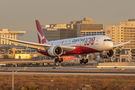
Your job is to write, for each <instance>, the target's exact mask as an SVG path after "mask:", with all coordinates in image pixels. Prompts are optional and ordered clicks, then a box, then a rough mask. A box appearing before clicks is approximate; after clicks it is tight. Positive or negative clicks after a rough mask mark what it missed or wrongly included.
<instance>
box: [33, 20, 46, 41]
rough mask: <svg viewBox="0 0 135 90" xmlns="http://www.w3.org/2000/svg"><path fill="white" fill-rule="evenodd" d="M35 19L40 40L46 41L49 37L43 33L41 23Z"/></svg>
mask: <svg viewBox="0 0 135 90" xmlns="http://www.w3.org/2000/svg"><path fill="white" fill-rule="evenodd" d="M35 21H36V27H37V35H38V41H39V43H40V44H43V43H46V42H47V39H46V37H45V35H44V33H43V30H42V28H41V25H40V23H39V21H38V20H35Z"/></svg>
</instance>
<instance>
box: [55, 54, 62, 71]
mask: <svg viewBox="0 0 135 90" xmlns="http://www.w3.org/2000/svg"><path fill="white" fill-rule="evenodd" d="M62 61H63V58H60V56H59V57H57V58H55V62H54V67H53V69H56V67H57V66H60V67H61V62H62Z"/></svg>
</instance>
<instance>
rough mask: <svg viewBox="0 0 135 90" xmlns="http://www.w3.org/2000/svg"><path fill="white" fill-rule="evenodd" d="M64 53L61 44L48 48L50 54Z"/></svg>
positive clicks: (58, 54)
mask: <svg viewBox="0 0 135 90" xmlns="http://www.w3.org/2000/svg"><path fill="white" fill-rule="evenodd" d="M62 53H63V49H62V48H61V47H60V46H52V47H50V48H49V49H48V54H49V55H50V56H60V55H62Z"/></svg>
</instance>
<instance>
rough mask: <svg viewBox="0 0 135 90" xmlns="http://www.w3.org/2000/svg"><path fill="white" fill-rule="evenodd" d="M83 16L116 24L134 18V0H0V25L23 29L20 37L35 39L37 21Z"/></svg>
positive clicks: (96, 21)
mask: <svg viewBox="0 0 135 90" xmlns="http://www.w3.org/2000/svg"><path fill="white" fill-rule="evenodd" d="M85 17H89V18H92V19H93V23H104V25H112V24H119V23H120V21H127V20H128V19H131V18H135V0H0V29H2V28H8V29H9V30H10V31H26V34H24V36H22V37H21V38H20V39H22V40H26V41H31V42H37V40H38V39H37V32H36V26H35V20H36V19H37V20H39V21H40V24H41V25H46V24H57V23H68V21H73V20H81V19H83V18H85Z"/></svg>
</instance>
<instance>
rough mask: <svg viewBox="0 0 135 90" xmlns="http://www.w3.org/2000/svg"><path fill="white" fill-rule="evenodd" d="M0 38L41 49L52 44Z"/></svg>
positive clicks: (64, 48)
mask: <svg viewBox="0 0 135 90" xmlns="http://www.w3.org/2000/svg"><path fill="white" fill-rule="evenodd" d="M0 38H2V39H6V40H9V41H11V42H13V43H17V44H21V45H25V46H28V47H33V48H37V49H41V50H45V49H47V48H49V47H51V46H52V45H48V44H39V43H33V42H28V41H22V40H15V39H10V38H5V37H0ZM61 48H63V50H65V51H71V50H73V49H75V48H74V47H71V46H61Z"/></svg>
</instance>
